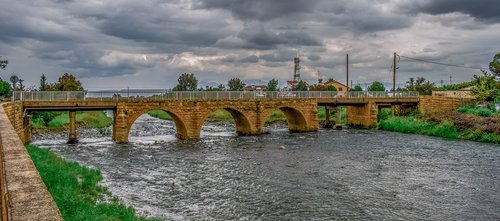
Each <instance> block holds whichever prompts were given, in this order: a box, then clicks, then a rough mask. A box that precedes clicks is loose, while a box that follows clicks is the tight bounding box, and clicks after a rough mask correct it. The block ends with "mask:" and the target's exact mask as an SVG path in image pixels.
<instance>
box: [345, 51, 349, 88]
mask: <svg viewBox="0 0 500 221" xmlns="http://www.w3.org/2000/svg"><path fill="white" fill-rule="evenodd" d="M345 78H346V81H345V82H346V84H345V85H346V86H347V90H346V91H349V54H346V55H345Z"/></svg>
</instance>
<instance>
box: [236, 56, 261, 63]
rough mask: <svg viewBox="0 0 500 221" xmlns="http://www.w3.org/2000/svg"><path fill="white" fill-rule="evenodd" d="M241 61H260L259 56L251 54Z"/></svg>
mask: <svg viewBox="0 0 500 221" xmlns="http://www.w3.org/2000/svg"><path fill="white" fill-rule="evenodd" d="M239 62H241V63H257V62H259V57H257V56H256V55H250V56H248V57H244V58H242V59H240V60H239Z"/></svg>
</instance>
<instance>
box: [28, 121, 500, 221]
mask: <svg viewBox="0 0 500 221" xmlns="http://www.w3.org/2000/svg"><path fill="white" fill-rule="evenodd" d="M268 130H269V131H270V134H266V135H261V136H245V137H241V136H237V135H236V134H235V133H234V132H233V131H234V125H231V126H225V125H220V124H208V125H206V126H204V127H203V132H202V138H201V139H199V140H194V141H193V140H191V141H182V140H177V139H176V138H175V137H174V135H173V134H174V133H175V129H174V125H172V123H171V122H169V121H162V120H159V119H155V118H151V117H149V116H146V115H144V116H141V117H140V118H139V119H138V120H137V121H136V123H135V124H134V127H133V129H132V131H131V134H130V136H131V138H130V143H129V144H125V145H117V144H114V143H113V141H112V140H111V137H109V136H106V137H95V135H94V134H93V135H92V136H94V137H93V138H91V137H89V138H85V137H84V136H83V138H81V140H80V143H79V144H77V145H67V144H65V141H66V140H65V139H64V138H66V137H65V135H64V136H59V137H55V138H50V139H48V138H37V137H35V140H34V142H33V144H34V145H37V146H40V147H43V148H50V149H51V150H53V151H55V152H56V153H57V154H59V155H60V156H63V157H64V158H66V159H68V160H72V161H76V162H79V163H81V164H83V165H86V166H90V167H93V168H97V169H99V170H101V171H102V173H103V175H104V181H103V185H105V186H107V187H108V188H109V189H110V190H111V192H112V193H113V194H114V195H115V196H118V197H119V198H120V199H122V200H123V202H124V203H125V204H127V205H131V206H133V207H134V208H136V210H138V212H139V213H140V214H143V215H151V216H155V217H160V218H163V219H165V220H500V209H499V208H500V146H499V145H495V144H482V143H476V142H469V141H462V140H460V141H447V140H443V139H441V138H435V137H427V136H420V135H411V134H401V133H393V132H385V131H377V130H353V129H347V130H346V129H344V130H326V129H325V130H323V129H321V130H320V131H318V132H314V133H289V132H288V130H287V129H286V128H280V127H273V128H268Z"/></svg>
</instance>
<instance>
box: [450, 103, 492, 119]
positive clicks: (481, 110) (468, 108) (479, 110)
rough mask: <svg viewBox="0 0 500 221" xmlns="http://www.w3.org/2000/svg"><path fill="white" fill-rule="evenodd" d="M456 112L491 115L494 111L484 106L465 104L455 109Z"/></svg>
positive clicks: (483, 115) (482, 115)
mask: <svg viewBox="0 0 500 221" xmlns="http://www.w3.org/2000/svg"><path fill="white" fill-rule="evenodd" d="M457 111H458V112H461V113H467V114H472V115H476V116H481V117H491V115H493V113H494V112H495V111H494V110H492V109H489V108H485V107H477V106H475V105H465V106H462V107H459V108H458V109H457Z"/></svg>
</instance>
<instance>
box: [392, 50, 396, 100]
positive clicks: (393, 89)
mask: <svg viewBox="0 0 500 221" xmlns="http://www.w3.org/2000/svg"><path fill="white" fill-rule="evenodd" d="M392 68H393V70H392V96H393V97H394V95H396V52H394V61H393V63H392Z"/></svg>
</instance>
